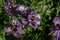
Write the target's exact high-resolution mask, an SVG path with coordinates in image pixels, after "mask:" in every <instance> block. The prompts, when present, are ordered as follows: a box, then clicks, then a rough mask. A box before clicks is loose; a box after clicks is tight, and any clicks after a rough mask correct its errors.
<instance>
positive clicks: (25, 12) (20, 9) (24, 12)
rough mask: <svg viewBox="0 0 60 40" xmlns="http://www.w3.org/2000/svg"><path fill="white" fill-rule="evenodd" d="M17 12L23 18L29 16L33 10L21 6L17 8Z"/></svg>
mask: <svg viewBox="0 0 60 40" xmlns="http://www.w3.org/2000/svg"><path fill="white" fill-rule="evenodd" d="M16 11H17V12H18V13H19V14H21V15H23V16H27V15H28V14H29V12H30V11H31V9H30V8H29V7H27V6H24V5H19V6H18V7H17V8H16Z"/></svg>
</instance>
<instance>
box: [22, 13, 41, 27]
mask: <svg viewBox="0 0 60 40" xmlns="http://www.w3.org/2000/svg"><path fill="white" fill-rule="evenodd" d="M22 23H23V24H24V25H27V26H29V27H31V28H37V26H38V25H40V15H39V14H38V13H34V14H29V15H28V18H27V19H24V18H23V19H22Z"/></svg>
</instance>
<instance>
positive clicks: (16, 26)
mask: <svg viewBox="0 0 60 40" xmlns="http://www.w3.org/2000/svg"><path fill="white" fill-rule="evenodd" d="M5 32H7V33H8V34H13V35H14V36H15V37H17V38H19V37H20V36H21V34H23V32H24V30H23V29H22V24H21V23H20V22H19V20H18V19H13V21H12V26H11V27H8V28H5Z"/></svg>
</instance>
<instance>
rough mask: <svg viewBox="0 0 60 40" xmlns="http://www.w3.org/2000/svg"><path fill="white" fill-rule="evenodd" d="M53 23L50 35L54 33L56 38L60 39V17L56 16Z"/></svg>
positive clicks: (56, 39) (55, 39)
mask: <svg viewBox="0 0 60 40" xmlns="http://www.w3.org/2000/svg"><path fill="white" fill-rule="evenodd" d="M53 23H54V24H53V25H52V27H51V28H50V30H51V32H50V35H51V34H52V35H53V36H54V40H60V17H55V18H54V19H53Z"/></svg>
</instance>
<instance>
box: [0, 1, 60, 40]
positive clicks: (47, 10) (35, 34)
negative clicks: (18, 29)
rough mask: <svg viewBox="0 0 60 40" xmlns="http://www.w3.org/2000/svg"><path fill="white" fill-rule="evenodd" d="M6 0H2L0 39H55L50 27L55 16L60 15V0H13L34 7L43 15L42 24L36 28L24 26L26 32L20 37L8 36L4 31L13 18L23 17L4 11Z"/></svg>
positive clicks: (0, 5)
mask: <svg viewBox="0 0 60 40" xmlns="http://www.w3.org/2000/svg"><path fill="white" fill-rule="evenodd" d="M5 1H6V0H0V40H53V37H52V36H51V35H49V33H50V31H49V28H50V27H51V25H52V24H53V23H52V20H53V18H54V17H55V16H60V14H59V13H60V0H11V1H12V2H15V3H17V4H20V5H26V6H28V7H30V8H31V9H34V10H35V12H39V14H40V16H41V19H40V21H41V24H40V26H39V27H38V28H37V29H35V30H34V29H30V28H29V29H28V28H25V27H24V26H23V29H24V30H25V34H23V35H22V36H21V37H20V38H15V37H14V36H12V35H9V36H7V35H6V33H5V32H4V27H6V26H7V25H10V24H11V21H12V19H13V18H18V19H20V18H21V16H20V15H19V14H17V15H13V16H9V15H8V14H7V13H6V12H5V11H4V9H3V5H4V2H5Z"/></svg>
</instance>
